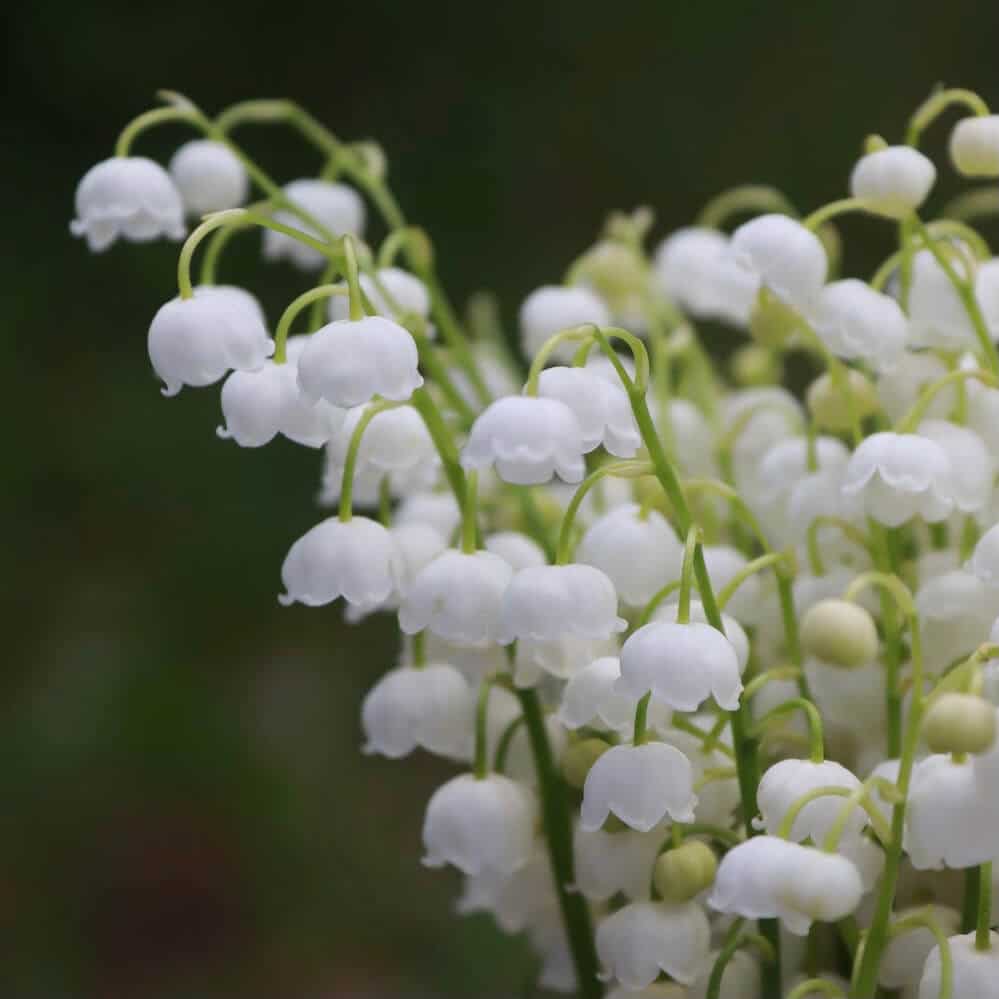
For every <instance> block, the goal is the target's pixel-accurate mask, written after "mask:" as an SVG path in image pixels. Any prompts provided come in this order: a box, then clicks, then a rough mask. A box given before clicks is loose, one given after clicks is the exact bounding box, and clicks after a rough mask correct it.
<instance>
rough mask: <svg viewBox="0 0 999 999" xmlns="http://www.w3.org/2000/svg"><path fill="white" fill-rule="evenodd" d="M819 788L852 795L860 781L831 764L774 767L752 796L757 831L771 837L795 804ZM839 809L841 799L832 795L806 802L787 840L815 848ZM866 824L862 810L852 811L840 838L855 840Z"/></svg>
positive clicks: (799, 763) (782, 763) (787, 763)
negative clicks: (837, 789)
mask: <svg viewBox="0 0 999 999" xmlns="http://www.w3.org/2000/svg"><path fill="white" fill-rule="evenodd" d="M820 787H841V788H843V789H845V790H846V791H848V792H853V791H855V790H856V789H857V788H859V787H860V781H859V780H858V779H857V778H856V776H855V775H854V774H853V773H851V772H850V771H849V770H847V769H846V767H844V766H842V765H840V764H839V763H836V762H835V761H833V760H825V761H824V762H822V763H813V762H812V761H810V760H794V759H788V760H780V761H779V762H777V763H775V764H774V765H773V766H772V767H770V768H769V769H768V770H767V772H766V773H765V774H764V775H763V778H762V779H761V780H760V786H759V789H758V791H757V795H756V797H757V803H758V805H759V809H760V818H759V819H758V820H754V821H755V822H756V824H757V827H758V828H761V829H765V830H766V831H767V833H768V834H770V835H771V836H775V835H776V834H777V830H778V829H779V828H780V825H781V823H782V822H783V821H784V817H785V816H786V815H787V813H788V812H789V811H790V810H791V807H792V806H793V805H794V804H795V802H796V801H798V799H799V798H802V797H804V796H805V795H806V794H808V793H809V792H810V791H814V790H816V789H818V788H820ZM842 807H843V798H841V797H838V796H835V795H823V796H822V797H821V798H815V799H814V800H813V801H810V802H808V804H807V805H805V806H804V808H802V809H801V811H800V812H799V813H798V815H797V817H796V818H795V820H794V824H793V825H792V826H791V831H790V835H789V837H788V838H789V839H792V840H794V841H795V842H796V843H801V842H803V841H804V840H806V839H811V841H812V842H813V843H815V844H816V846H821V845H822V843H823V842H824V841H825V838H826V834H827V833H828V832H829V830H830V828H831V827H832V825H833V824H834V823H835V821H836V818H837V816H838V815H839V812H840V810H841V809H842ZM866 824H867V816H866V813H865V812H864V810H863V809H862V808H859V807H858V808H854V810H853V811H852V812H851V813H850V817H849V818H848V819H847V821H846V825H845V826H844V828H843V835H844V836H845V837H847V838H851V837H858V836H859V835H860V833H861V832H862V830H863V828H864V826H865V825H866Z"/></svg>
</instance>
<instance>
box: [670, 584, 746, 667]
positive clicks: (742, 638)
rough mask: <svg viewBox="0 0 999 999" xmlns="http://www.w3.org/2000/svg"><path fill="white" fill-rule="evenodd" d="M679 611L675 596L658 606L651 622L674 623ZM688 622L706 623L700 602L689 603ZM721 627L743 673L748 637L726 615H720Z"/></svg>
mask: <svg viewBox="0 0 999 999" xmlns="http://www.w3.org/2000/svg"><path fill="white" fill-rule="evenodd" d="M678 611H679V603H678V602H677V599H676V597H675V595H674V596H673V597H671V598H670V599H669V600H667V601H666V603H663V604H660V605H659V606H658V607H657V608H656V610H655V613H653V615H652V620H653V621H673V622H675V621H676V618H677V613H678ZM690 620H691V621H696V622H699V623H700V624H707V623H708V616H707V614H705V613H704V604H702V603H701V601H700V600H691V601H690ZM722 627H723V628H724V629H725V637H726V638H727V639H728V640H729V641H730V642H731V643H732V648H733V649H735V655H736V658H737V659H738V660H739V672H740V673H744V672H745V671H746V666H747V664H748V663H749V636H748V635H747V634H746V632H745V629H744V628H743V627H742V625H741V624H739V622H738V621H736V620H735V619H734V618H731V617H729V616H728V614H722Z"/></svg>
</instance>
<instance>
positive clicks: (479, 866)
mask: <svg viewBox="0 0 999 999" xmlns="http://www.w3.org/2000/svg"><path fill="white" fill-rule="evenodd" d="M536 817H537V803H536V802H535V799H534V796H533V794H532V793H531V792H530V791H529V790H528V789H527V788H525V787H524V786H523V785H521V784H518V783H517V782H516V781H512V780H510V778H509V777H504V776H503V775H502V774H489V775H488V776H486V777H484V778H482V779H478V778H476V777H474V776H472V775H471V774H462V775H461V776H459V777H453V778H452V779H451V780H449V781H448V782H447V783H446V784H443V785H441V787H439V788H438V789H437V790H436V791H435V792H434V793H433V795H432V797H431V798H430V802H429V803H428V805H427V814H426V818H425V819H424V822H423V846H424V849H425V850H426V855H425V856H424V858H423V863H424V864H425V865H426V866H427V867H443V866H444V865H445V864H451V865H452V866H454V867H457V868H458V870H459V871H461V872H462V873H463V874H468V875H471V876H473V877H474V876H475V875H478V874H482V873H483V872H493V873H496V874H511V873H513V872H514V871H516V870H517V869H518V868H519V867H522V866H523V865H524V864H526V863H527V862H528V861H529V860H530V858H531V854H532V852H533V846H534V824H535V821H536Z"/></svg>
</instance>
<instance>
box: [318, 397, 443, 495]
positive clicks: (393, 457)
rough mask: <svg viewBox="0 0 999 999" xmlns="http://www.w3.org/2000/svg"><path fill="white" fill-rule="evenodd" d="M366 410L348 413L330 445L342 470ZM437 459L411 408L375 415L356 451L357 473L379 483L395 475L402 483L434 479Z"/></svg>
mask: <svg viewBox="0 0 999 999" xmlns="http://www.w3.org/2000/svg"><path fill="white" fill-rule="evenodd" d="M367 410H368V407H367V406H356V407H354V408H353V409H350V410H348V411H347V414H346V419H345V420H344V423H343V427H342V429H341V431H340V433H338V434H337V435H336V437H334V438H333V440H332V441H331V443H330V453H331V456H332V458H333V460H334V461H335V462H336V463H337V464H339V465H340V466H341V467H342V465H343V463H344V461H346V458H347V450H348V448H349V446H350V441H351V438H352V437H353V435H354V432H355V431H356V430H357V425H358V423H360V421H361V419H362V418H363V417H364V415H365V413H366V412H367ZM439 466H440V458H439V457H438V455H437V450H436V449H435V447H434V442H433V440H432V439H431V437H430V434H429V432H428V431H427V426H426V424H425V423H424V422H423V417H422V416H420V414H419V413H418V412H417V411H416V410H415V409H413V407H412V406H398V407H395V408H393V409H384V410H382V411H381V412H379V413H376V414H375V416H374V417H372V418H371V420H370V421H369V422H368V425H367V426H366V427H365V429H364V433H363V434H362V436H361V444H360V447H359V448H358V451H357V466H356V469H357V472H358V474H360V475H366V474H367V475H372V476H374V477H375V478H377V479H381V478H382V477H384V476H386V475H394V476H397V477H399V478H400V479H401V480H403V481H413V480H414V479H415V478H416V477H417V475H416V473H419V477H421V478H422V477H424V476H426V477H427V478H428V479H430V480H432V479H433V478H434V477H436V474H437V469H438V467H439Z"/></svg>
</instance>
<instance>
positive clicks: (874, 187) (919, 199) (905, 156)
mask: <svg viewBox="0 0 999 999" xmlns="http://www.w3.org/2000/svg"><path fill="white" fill-rule="evenodd" d="M936 179H937V170H936V167H935V166H934V165H933V161H932V160H931V159H930V158H929V157H928V156H925V155H924V154H923V153H921V152H920V151H919V150H918V149H913V148H912V146H887V147H885V148H883V149H878V150H875V151H874V152H870V153H867V154H865V155H864V156H862V157H861V158H860V159H859V160H858V161H857V164H856V166H855V167H854V168H853V173H852V174H851V175H850V193H851V194H852V195H853V197H855V198H862V199H863V200H864V201H866V202H869V203H870V204H871V206H872V207H873V208H874V210H875V211H878V212H881V213H882V214H884V215H889V216H891V217H892V218H902V217H903V216H905V215H908V214H909V213H910V212H914V211H915V210H916V209H917V208H919V206H920V205H921V204H922V203H923V202H924V201H925V200H926V197H927V195H928V194H929V193H930V188H932V187H933V182H934V181H935V180H936Z"/></svg>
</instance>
